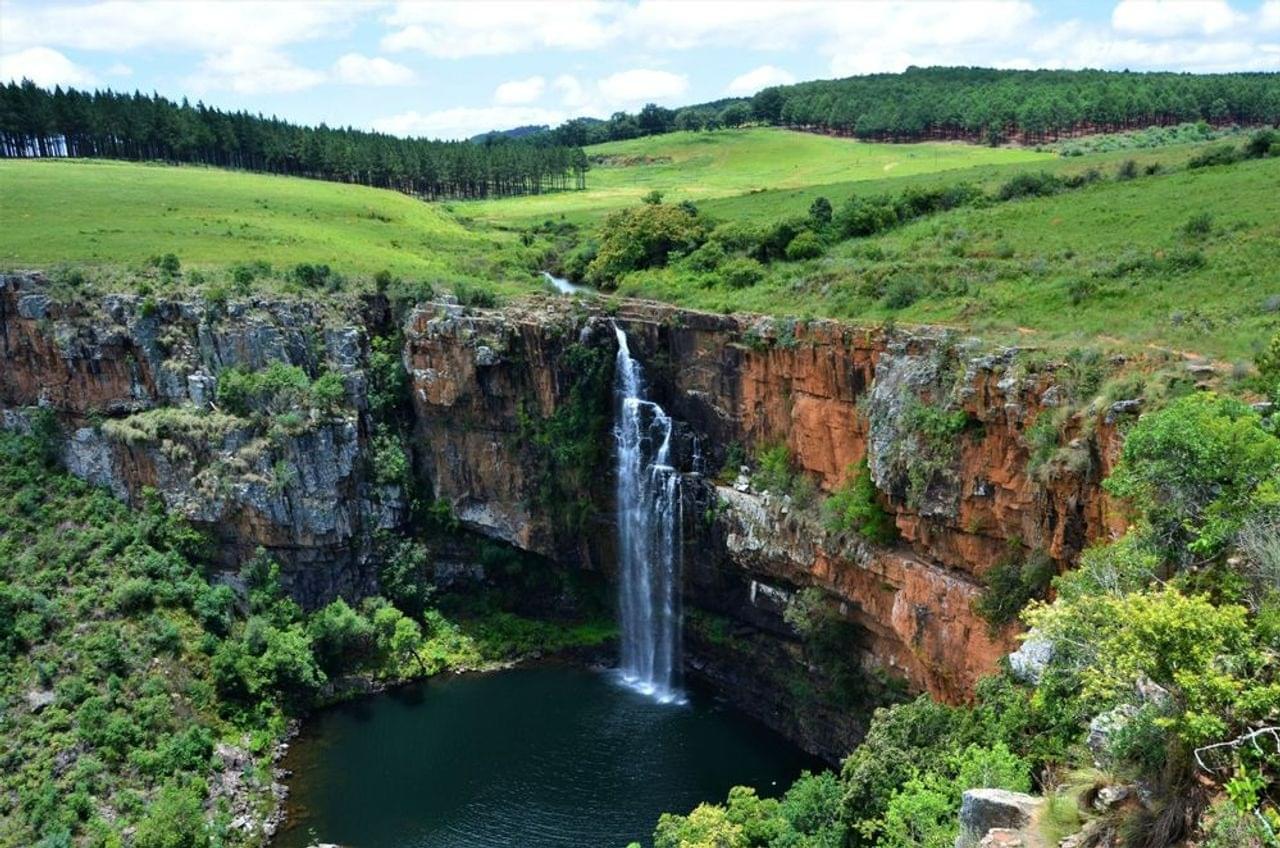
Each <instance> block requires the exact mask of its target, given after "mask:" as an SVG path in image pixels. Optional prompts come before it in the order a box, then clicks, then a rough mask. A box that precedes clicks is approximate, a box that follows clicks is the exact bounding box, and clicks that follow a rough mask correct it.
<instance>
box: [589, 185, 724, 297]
mask: <svg viewBox="0 0 1280 848" xmlns="http://www.w3.org/2000/svg"><path fill="white" fill-rule="evenodd" d="M704 238H705V229H704V226H703V224H702V221H701V220H699V218H698V216H697V215H693V214H690V213H689V211H688V210H687V209H684V208H682V207H680V206H668V205H666V204H651V203H645V204H642V205H640V206H638V207H634V208H631V209H623V210H620V211H618V212H615V213H613V214H612V215H610V216H609V217H608V218H606V219H605V222H604V224H603V225H602V227H601V229H600V232H599V248H598V250H597V252H596V255H595V258H594V259H592V260H591V262H590V264H588V265H587V268H586V274H585V276H586V279H587V280H588V281H589V282H591V283H593V284H595V285H597V286H612V285H616V284H617V281H618V279H619V278H621V277H622V276H623V275H625V274H627V273H629V272H631V271H636V270H640V269H642V268H655V267H660V266H662V265H665V264H666V263H667V258H668V256H670V255H671V254H672V253H680V254H684V253H690V252H692V251H693V250H695V249H696V248H697V247H698V246H699V245H701V244H702V241H703V239H704Z"/></svg>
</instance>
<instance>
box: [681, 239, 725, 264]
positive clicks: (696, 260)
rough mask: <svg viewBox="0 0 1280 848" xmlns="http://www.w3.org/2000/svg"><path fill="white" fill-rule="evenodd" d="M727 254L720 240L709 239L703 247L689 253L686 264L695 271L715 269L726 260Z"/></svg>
mask: <svg viewBox="0 0 1280 848" xmlns="http://www.w3.org/2000/svg"><path fill="white" fill-rule="evenodd" d="M727 255H728V254H726V253H725V251H724V247H723V246H722V245H721V244H720V242H718V241H708V242H707V243H706V244H704V245H703V246H702V247H700V248H698V249H697V250H695V251H694V252H693V253H690V254H689V258H688V259H687V260H685V262H686V264H687V265H688V266H689V267H690V268H692V269H693V270H695V271H714V270H716V269H717V268H719V267H720V264H721V263H722V262H724V261H725V259H726V258H727Z"/></svg>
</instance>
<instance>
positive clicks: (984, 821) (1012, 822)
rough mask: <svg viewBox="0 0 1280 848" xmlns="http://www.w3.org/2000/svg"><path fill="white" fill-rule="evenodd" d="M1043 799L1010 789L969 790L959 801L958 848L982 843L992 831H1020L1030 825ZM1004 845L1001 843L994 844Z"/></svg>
mask: <svg viewBox="0 0 1280 848" xmlns="http://www.w3.org/2000/svg"><path fill="white" fill-rule="evenodd" d="M1039 804H1040V799H1038V798H1036V797H1034V796H1032V795H1026V794H1024V793H1022V792H1010V791H1009V790H1007V789H968V790H966V791H965V793H964V797H963V798H962V799H961V801H960V836H959V837H957V838H956V848H964V846H966V845H972V844H974V843H975V842H978V841H980V840H982V839H983V837H985V836H986V835H987V834H988V833H989V832H991V831H992V830H1014V831H1016V830H1020V829H1021V828H1023V827H1025V826H1026V825H1027V824H1028V823H1029V822H1030V821H1031V814H1032V813H1034V812H1035V809H1036V807H1037V806H1039ZM995 844H1001V843H995Z"/></svg>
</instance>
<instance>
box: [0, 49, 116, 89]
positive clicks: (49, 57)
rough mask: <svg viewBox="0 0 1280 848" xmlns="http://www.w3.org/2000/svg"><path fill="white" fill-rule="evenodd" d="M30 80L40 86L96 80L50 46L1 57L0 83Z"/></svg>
mask: <svg viewBox="0 0 1280 848" xmlns="http://www.w3.org/2000/svg"><path fill="white" fill-rule="evenodd" d="M24 78H25V79H29V80H31V81H32V82H34V83H37V84H39V85H43V86H48V87H52V86H55V85H78V86H86V85H93V84H94V83H95V82H97V79H96V78H95V77H94V75H93V74H92V73H90V72H89V71H88V70H87V69H86V68H82V67H80V66H79V65H77V64H76V63H75V62H72V61H71V60H70V59H68V58H67V57H66V56H64V55H62V54H61V53H59V52H58V51H57V50H53V49H51V48H48V47H28V48H27V49H26V50H18V51H17V52H14V53H5V54H4V55H0V81H6V82H7V81H8V80H18V81H21V80H22V79H24Z"/></svg>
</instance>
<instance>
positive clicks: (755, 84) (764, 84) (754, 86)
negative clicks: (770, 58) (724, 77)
mask: <svg viewBox="0 0 1280 848" xmlns="http://www.w3.org/2000/svg"><path fill="white" fill-rule="evenodd" d="M795 81H796V78H795V75H794V74H792V73H791V72H790V71H784V70H783V69H782V68H778V67H775V66H773V65H761V66H760V67H758V68H755V69H754V70H750V71H747V72H746V73H745V74H742V75H741V76H737V77H734V78H733V81H732V82H730V83H729V87H728V88H726V89H725V91H726V92H727V93H728V94H732V95H734V96H736V97H746V96H747V95H751V94H755V93H756V92H757V91H759V90H760V89H762V88H768V87H769V86H771V85H788V84H790V83H793V82H795Z"/></svg>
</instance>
